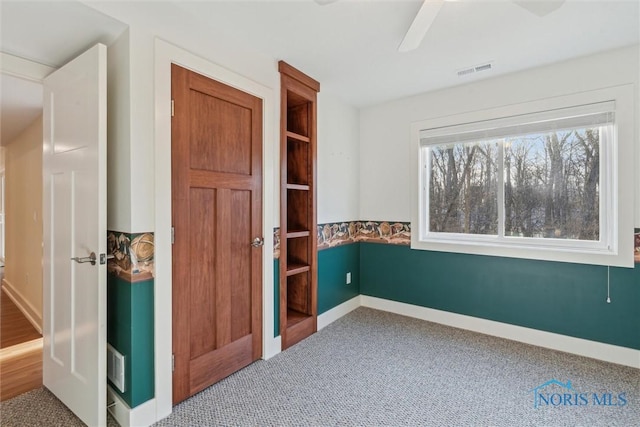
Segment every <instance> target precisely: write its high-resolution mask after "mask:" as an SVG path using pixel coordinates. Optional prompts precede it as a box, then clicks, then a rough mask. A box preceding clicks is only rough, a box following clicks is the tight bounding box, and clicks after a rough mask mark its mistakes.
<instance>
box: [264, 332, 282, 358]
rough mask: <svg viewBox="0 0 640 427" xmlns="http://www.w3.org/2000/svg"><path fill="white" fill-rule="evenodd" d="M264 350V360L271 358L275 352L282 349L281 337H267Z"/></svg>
mask: <svg viewBox="0 0 640 427" xmlns="http://www.w3.org/2000/svg"><path fill="white" fill-rule="evenodd" d="M267 340H268V341H267V345H266V350H265V353H264V355H263V356H262V358H263V359H264V360H268V359H271V358H272V357H273V356H275V355H276V354H278V353H280V352H281V351H282V337H281V336H280V335H278V336H277V337H273V338H270V339H269V338H268V339H267Z"/></svg>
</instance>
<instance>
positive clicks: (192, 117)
mask: <svg viewBox="0 0 640 427" xmlns="http://www.w3.org/2000/svg"><path fill="white" fill-rule="evenodd" d="M172 97H173V100H174V111H175V115H174V117H173V121H172V148H171V150H172V151H171V152H172V170H171V173H172V217H173V226H174V229H175V242H174V245H173V343H174V344H173V349H174V357H175V371H174V377H173V400H174V403H177V402H180V401H182V400H184V399H186V398H187V397H189V396H191V395H193V394H194V393H197V392H198V391H200V390H202V389H204V388H206V387H208V386H209V385H211V384H213V383H215V382H217V381H219V380H221V379H222V378H225V377H226V376H228V375H230V374H232V373H233V372H235V371H237V370H238V369H241V368H243V367H245V366H246V365H248V364H250V363H252V362H253V361H255V360H257V359H258V358H259V357H260V355H261V352H262V248H261V247H253V246H252V245H251V243H252V241H253V239H254V238H255V237H262V234H263V233H262V100H260V99H259V98H256V97H254V96H252V95H250V94H247V93H244V92H241V91H239V90H237V89H234V88H231V87H229V86H226V85H224V84H222V83H219V82H216V81H214V80H211V79H209V78H207V77H204V76H201V75H199V74H197V73H194V72H192V71H188V70H186V69H184V68H181V67H179V66H176V65H173V66H172Z"/></svg>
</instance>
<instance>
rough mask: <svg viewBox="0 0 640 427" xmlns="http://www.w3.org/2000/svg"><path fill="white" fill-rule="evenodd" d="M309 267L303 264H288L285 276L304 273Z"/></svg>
mask: <svg viewBox="0 0 640 427" xmlns="http://www.w3.org/2000/svg"><path fill="white" fill-rule="evenodd" d="M309 269H310V267H309V266H308V265H305V264H294V263H289V264H288V265H287V276H293V275H294V274H300V273H306V272H307V271H309Z"/></svg>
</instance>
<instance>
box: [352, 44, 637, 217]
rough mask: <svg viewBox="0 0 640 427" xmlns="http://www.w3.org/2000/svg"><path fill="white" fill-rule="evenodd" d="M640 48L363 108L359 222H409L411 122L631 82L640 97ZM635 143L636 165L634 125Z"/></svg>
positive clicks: (584, 58)
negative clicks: (373, 220)
mask: <svg viewBox="0 0 640 427" xmlns="http://www.w3.org/2000/svg"><path fill="white" fill-rule="evenodd" d="M639 50H640V47H639V46H632V47H627V48H623V49H616V50H613V51H609V52H605V53H600V54H597V55H591V56H587V57H583V58H578V59H574V60H570V61H566V62H562V63H558V64H553V65H549V66H544V67H540V68H536V69H532V70H527V71H522V72H519V73H514V74H509V75H506V76H501V77H496V78H493V79H487V80H482V81H478V82H475V83H470V84H467V85H462V86H457V87H453V88H448V89H444V90H440V91H436V92H430V93H425V94H421V95H417V96H413V97H409V98H404V99H400V100H396V101H393V102H389V103H386V104H382V105H378V106H373V107H369V108H364V109H363V110H362V111H361V113H360V141H361V142H360V145H361V150H360V218H367V219H377V220H397V221H409V220H410V218H411V182H410V168H411V165H412V164H411V161H410V131H411V129H410V128H411V123H412V122H416V121H421V120H426V119H433V118H438V117H445V116H449V115H454V114H461V113H465V112H471V111H479V110H484V109H489V108H495V107H500V106H508V105H511V104H519V103H523V102H529V101H534V100H539V99H544V98H551V97H555V96H559V95H568V94H573V93H578V92H583V91H588V90H594V89H600V88H606V87H611V86H617V85H622V84H628V83H633V84H635V90H636V96H635V98H636V100H637V102H636V113H635V114H636V117H637V115H638V105H640V95H638V85H639V83H640V68H639V58H640V55H639ZM635 135H636V137H635V140H634V141H621V143H625V144H634V145H635V147H636V154H635V159H636V162H637V164H638V165H640V148H638V147H639V146H640V144H639V143H638V139H639V138H638V135H639V131H638V122H636V131H635ZM635 170H636V176H635V178H633V177H630V178H631V179H635V194H636V201H635V206H636V208H635V225H636V227H640V197H639V196H638V194H640V167H637V168H635Z"/></svg>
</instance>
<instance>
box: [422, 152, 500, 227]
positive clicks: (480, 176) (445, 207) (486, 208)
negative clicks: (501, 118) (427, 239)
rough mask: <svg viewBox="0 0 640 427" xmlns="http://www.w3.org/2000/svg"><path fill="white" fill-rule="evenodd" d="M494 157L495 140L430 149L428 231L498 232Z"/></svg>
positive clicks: (495, 162) (495, 158)
mask: <svg viewBox="0 0 640 427" xmlns="http://www.w3.org/2000/svg"><path fill="white" fill-rule="evenodd" d="M497 160H498V143H497V142H496V141H489V142H479V143H467V144H453V145H446V146H445V145H443V146H436V147H433V148H432V149H431V179H430V187H429V191H430V192H429V220H430V231H436V232H446V233H466V234H497V232H498V197H497V192H496V190H497V177H498V162H497Z"/></svg>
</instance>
